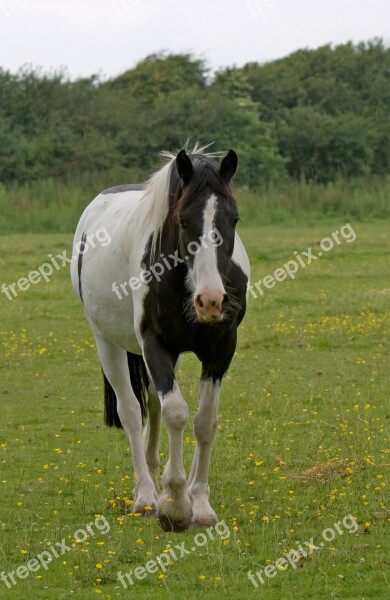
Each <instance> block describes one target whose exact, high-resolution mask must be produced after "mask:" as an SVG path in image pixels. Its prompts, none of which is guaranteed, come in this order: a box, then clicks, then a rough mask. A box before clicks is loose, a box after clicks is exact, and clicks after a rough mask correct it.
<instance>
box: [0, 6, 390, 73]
mask: <svg viewBox="0 0 390 600" xmlns="http://www.w3.org/2000/svg"><path fill="white" fill-rule="evenodd" d="M374 37H382V38H383V39H384V41H385V42H386V43H390V0H192V1H190V2H185V1H184V0H180V1H178V0H0V67H2V68H3V69H10V70H11V71H16V70H17V69H18V68H19V67H20V66H21V65H23V64H26V63H28V64H32V65H34V66H42V67H44V69H45V70H49V69H58V68H60V67H66V68H67V70H68V72H69V74H70V76H71V77H72V78H75V77H78V76H85V75H91V74H95V73H99V74H100V75H102V76H103V77H104V78H107V77H113V76H115V75H118V74H119V73H122V72H123V71H125V70H126V69H129V68H131V67H133V66H134V65H135V64H136V63H137V62H138V61H139V60H141V59H142V58H145V56H147V55H148V54H152V53H155V52H159V51H161V50H168V51H170V52H192V53H193V54H194V55H195V56H197V57H201V58H205V59H206V60H207V62H208V64H209V66H210V67H211V68H212V70H215V69H217V68H219V67H223V66H232V65H237V66H240V65H243V64H245V63H246V62H250V61H256V62H264V61H268V60H272V59H274V58H279V57H282V56H286V55H287V54H289V53H290V52H293V51H294V50H297V49H299V48H305V47H308V48H316V47H318V46H321V45H323V44H327V43H332V44H338V43H343V42H346V41H348V40H352V41H354V42H358V41H362V40H369V39H372V38H374Z"/></svg>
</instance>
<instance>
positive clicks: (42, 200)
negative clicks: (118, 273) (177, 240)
mask: <svg viewBox="0 0 390 600" xmlns="http://www.w3.org/2000/svg"><path fill="white" fill-rule="evenodd" d="M132 180H133V178H132V177H131V175H130V176H129V175H127V176H126V175H124V174H123V173H112V174H111V175H110V176H108V175H107V174H101V175H96V174H91V175H89V176H86V177H85V178H84V179H81V180H80V181H79V182H75V181H69V182H63V181H61V180H55V179H47V180H42V181H32V182H30V183H28V184H25V185H19V184H15V185H13V186H9V187H5V186H3V185H1V184H0V233H26V232H27V233H31V232H33V233H46V232H69V231H74V229H75V228H76V225H77V222H78V220H79V218H80V214H81V212H82V211H83V209H84V208H85V206H86V205H87V204H88V203H89V202H90V201H91V200H92V198H94V197H95V196H96V195H97V194H98V193H99V192H101V191H102V190H103V189H105V188H107V187H110V186H113V185H116V184H118V183H126V182H128V181H132ZM235 196H236V198H237V201H238V206H239V210H240V215H241V219H242V222H243V223H251V224H252V225H257V226H262V225H270V224H271V225H272V224H279V223H283V224H291V225H293V224H302V223H306V224H312V223H318V222H319V221H321V220H322V219H323V218H325V219H327V220H329V219H334V218H336V217H338V218H339V219H354V220H355V221H359V222H361V221H375V220H378V219H384V218H389V217H390V177H387V178H386V177H372V178H367V179H352V180H350V181H347V180H340V181H337V182H334V183H330V184H328V185H326V186H325V185H313V184H310V183H304V182H302V183H297V182H292V181H288V182H286V183H285V184H284V185H282V184H281V185H280V186H279V187H276V188H272V189H268V190H249V189H244V188H239V189H237V190H235Z"/></svg>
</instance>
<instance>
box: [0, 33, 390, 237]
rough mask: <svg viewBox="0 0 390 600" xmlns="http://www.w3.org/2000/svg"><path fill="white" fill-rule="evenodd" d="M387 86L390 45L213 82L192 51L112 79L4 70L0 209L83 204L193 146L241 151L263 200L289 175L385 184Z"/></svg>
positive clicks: (389, 154) (326, 54)
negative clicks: (166, 153)
mask: <svg viewBox="0 0 390 600" xmlns="http://www.w3.org/2000/svg"><path fill="white" fill-rule="evenodd" d="M389 83H390V49H389V48H387V47H385V45H384V44H383V42H382V41H381V40H373V41H371V42H368V43H361V44H358V45H353V44H352V43H348V44H344V45H341V46H337V47H335V48H332V47H331V46H324V47H322V48H319V49H317V50H300V51H299V52H295V53H294V54H292V55H290V56H288V57H286V58H284V59H281V60H277V61H274V62H271V63H268V64H264V65H259V64H248V65H246V66H244V67H243V68H236V67H232V68H227V69H224V70H221V71H220V72H218V73H217V74H216V75H215V76H214V78H213V79H211V78H210V76H209V73H208V70H207V67H206V65H205V62H204V61H203V60H200V59H196V58H194V57H193V56H191V55H189V54H183V55H175V54H164V53H162V54H155V55H151V56H148V57H147V58H145V59H144V60H143V61H141V62H140V63H139V64H138V65H136V67H135V68H134V69H131V70H129V71H126V72H125V73H123V74H122V75H120V76H119V77H117V78H115V79H112V80H109V81H105V82H102V81H100V80H99V78H98V77H97V76H91V77H89V78H85V79H79V80H77V81H70V80H69V78H68V77H67V75H66V74H65V73H63V72H59V73H51V74H47V73H44V72H42V71H41V70H39V69H33V68H31V67H30V68H23V69H21V70H20V71H19V72H18V73H16V74H12V73H10V72H8V71H3V70H1V69H0V123H1V127H0V183H2V184H3V185H4V186H5V190H4V189H3V191H2V192H1V193H2V200H1V202H2V203H3V206H5V207H6V206H7V205H8V204H9V203H10V202H11V198H12V199H13V200H12V202H14V201H15V202H16V203H19V196H21V197H22V198H26V197H28V198H29V200H28V204H29V206H26V211H27V212H31V208H32V210H34V206H35V205H36V202H35V200H34V194H35V192H36V190H37V189H40V190H45V191H44V192H43V195H44V196H45V194H46V192H47V190H49V189H51V188H52V187H53V186H54V187H56V186H57V187H58V189H61V193H62V192H63V191H64V190H65V189H69V190H70V195H71V196H72V197H76V196H77V203H79V202H80V200H81V191H82V193H83V194H84V192H85V197H86V198H90V197H91V195H92V192H93V191H94V190H96V191H98V190H99V189H101V188H99V186H101V187H103V188H104V187H107V186H108V185H114V184H116V183H125V182H131V181H142V180H144V179H145V178H146V177H148V176H149V174H150V172H151V171H152V170H153V169H154V168H155V167H156V162H157V161H156V155H157V153H158V152H159V151H160V150H161V149H163V148H164V149H169V150H176V149H179V148H180V147H182V146H183V144H184V143H185V141H186V140H187V139H190V140H191V141H194V142H195V141H196V140H199V141H201V142H203V143H209V142H211V141H214V142H215V145H214V149H215V150H218V151H227V150H228V149H229V148H230V147H232V148H234V149H235V150H236V151H237V153H238V154H239V158H240V165H239V171H238V174H237V177H236V183H237V184H238V185H239V186H242V187H246V188H250V189H253V190H259V191H260V192H261V193H262V194H267V193H268V192H270V191H275V189H276V188H281V189H282V190H284V189H285V187H286V184H288V182H290V183H291V180H295V181H299V182H301V183H302V182H303V181H306V182H310V183H315V184H318V183H320V184H329V183H332V182H336V181H338V180H349V179H353V180H354V179H356V178H359V177H360V178H363V177H366V176H368V175H370V176H371V175H374V176H379V177H382V176H384V175H386V174H387V173H388V172H389V170H390V169H389V165H390V109H389V106H390V85H389ZM54 181H55V182H56V183H55V184H54V183H53V182H54ZM47 182H52V183H47ZM75 190H76V191H75ZM39 193H42V192H39ZM6 197H7V199H6ZM45 202H46V200H45ZM30 203H32V204H33V205H34V206H32V207H31V206H30ZM48 203H49V204H50V205H51V207H50V208H49V204H48V205H47V206H46V205H45V208H44V210H45V211H46V213H47V214H48V213H49V212H51V213H53V214H52V215H51V216H50V219H49V221H50V222H51V223H52V224H53V227H54V228H55V229H56V230H60V231H62V230H63V226H62V225H61V224H60V222H59V221H60V216H56V210H57V209H58V206H61V209H64V208H65V210H67V208H66V207H68V208H69V201H68V200H67V199H66V194H64V195H63V197H62V198H61V199H59V197H58V196H57V195H56V193H54V194H53V196H51V197H50V198H49V199H48ZM53 203H55V206H53ZM77 203H76V204H77ZM361 212H362V214H366V213H367V211H365V209H364V208H363V209H362V211H361ZM369 214H371V211H369ZM7 219H8V221H9V215H8V216H3V217H2V221H1V222H2V223H3V226H5V222H6V221H7ZM22 220H23V218H22ZM49 221H48V222H49ZM7 230H9V224H8V225H7ZM11 230H12V228H11Z"/></svg>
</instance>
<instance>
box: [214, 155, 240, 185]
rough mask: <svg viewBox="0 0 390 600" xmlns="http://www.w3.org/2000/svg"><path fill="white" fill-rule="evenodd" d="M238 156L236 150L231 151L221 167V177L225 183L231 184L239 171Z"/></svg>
mask: <svg viewBox="0 0 390 600" xmlns="http://www.w3.org/2000/svg"><path fill="white" fill-rule="evenodd" d="M237 165H238V156H237V154H236V153H235V152H234V150H229V152H228V153H227V155H226V156H225V158H224V159H223V160H222V162H221V166H220V167H219V176H220V178H221V179H222V181H224V182H225V183H229V182H230V180H231V178H232V177H233V175H234V173H235V172H236V170H237Z"/></svg>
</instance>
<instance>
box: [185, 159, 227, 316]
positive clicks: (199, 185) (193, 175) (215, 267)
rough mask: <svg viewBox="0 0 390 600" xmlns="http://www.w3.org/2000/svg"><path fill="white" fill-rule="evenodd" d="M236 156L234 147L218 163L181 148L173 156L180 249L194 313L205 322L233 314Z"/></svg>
mask: <svg viewBox="0 0 390 600" xmlns="http://www.w3.org/2000/svg"><path fill="white" fill-rule="evenodd" d="M237 163H238V158H237V155H236V153H235V152H234V151H233V150H229V152H228V154H227V155H226V156H225V158H223V160H222V162H221V163H220V164H219V163H217V162H216V161H214V160H212V159H211V158H209V157H206V156H203V155H201V154H193V155H190V156H188V155H187V154H186V151H185V150H181V151H180V152H179V153H178V155H177V157H176V160H175V165H176V170H177V174H178V176H179V178H180V181H181V186H180V188H179V189H180V191H179V198H178V201H177V203H176V210H175V218H176V223H177V225H178V228H179V253H180V256H181V258H183V259H185V260H186V261H187V264H188V267H189V270H188V276H187V281H186V283H187V287H188V289H189V290H190V292H191V300H190V302H191V304H190V306H189V307H188V308H190V311H189V312H190V313H191V314H192V316H193V317H194V319H196V320H197V321H199V322H201V323H213V322H218V321H222V320H223V319H224V318H226V316H227V315H228V314H229V310H228V308H229V303H231V302H234V298H230V297H229V293H228V291H227V290H228V288H229V273H230V268H231V257H232V254H233V249H234V236H235V226H236V223H237V221H238V211H237V206H236V202H235V200H234V198H233V196H232V193H231V190H230V181H231V179H232V177H233V175H234V173H235V172H236V169H237Z"/></svg>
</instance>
